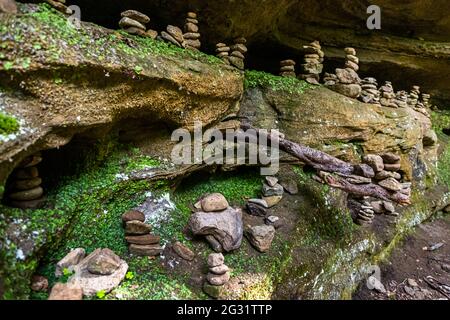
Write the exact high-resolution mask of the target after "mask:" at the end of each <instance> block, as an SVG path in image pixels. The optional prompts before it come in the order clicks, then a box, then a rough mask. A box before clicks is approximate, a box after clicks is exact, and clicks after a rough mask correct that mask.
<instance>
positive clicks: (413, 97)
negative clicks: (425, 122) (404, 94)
mask: <svg viewBox="0 0 450 320" xmlns="http://www.w3.org/2000/svg"><path fill="white" fill-rule="evenodd" d="M420 97H421V94H420V87H419V86H413V87H412V89H411V91H410V93H409V95H408V101H407V103H408V106H409V107H411V108H413V109H414V110H416V111H417V112H420V113H422V114H424V115H425V116H427V117H430V114H429V113H428V111H427V109H426V108H425V104H424V103H423V101H422V100H420ZM427 98H428V99H427V100H426V101H427V104H428V105H429V99H430V96H429V95H428V96H427ZM422 99H423V97H422Z"/></svg>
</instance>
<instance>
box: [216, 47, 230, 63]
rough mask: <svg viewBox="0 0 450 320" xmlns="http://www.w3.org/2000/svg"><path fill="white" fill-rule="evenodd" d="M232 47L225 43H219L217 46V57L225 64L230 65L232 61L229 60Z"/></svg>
mask: <svg viewBox="0 0 450 320" xmlns="http://www.w3.org/2000/svg"><path fill="white" fill-rule="evenodd" d="M230 50H231V49H230V47H229V46H227V45H226V44H225V43H222V42H220V43H218V44H216V56H217V58H219V59H222V60H223V61H224V62H225V63H227V64H230V61H229V60H228V58H229V57H230Z"/></svg>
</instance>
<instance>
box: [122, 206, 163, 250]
mask: <svg viewBox="0 0 450 320" xmlns="http://www.w3.org/2000/svg"><path fill="white" fill-rule="evenodd" d="M122 222H123V224H124V226H125V240H126V241H127V242H128V244H129V251H130V253H131V254H135V255H137V256H148V257H154V256H158V255H160V254H161V252H162V251H163V250H164V248H163V247H162V246H161V245H160V237H159V236H157V235H153V234H151V233H150V232H151V230H152V227H151V226H150V225H149V224H146V223H145V215H144V214H143V213H142V212H140V211H137V210H130V211H127V212H125V213H124V214H123V215H122Z"/></svg>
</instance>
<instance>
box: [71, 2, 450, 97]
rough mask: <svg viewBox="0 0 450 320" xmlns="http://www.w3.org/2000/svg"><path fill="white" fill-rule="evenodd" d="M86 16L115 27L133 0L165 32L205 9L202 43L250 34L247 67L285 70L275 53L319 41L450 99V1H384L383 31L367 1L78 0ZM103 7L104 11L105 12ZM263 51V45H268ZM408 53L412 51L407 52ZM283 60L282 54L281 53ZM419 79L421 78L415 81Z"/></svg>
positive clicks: (371, 69)
mask: <svg viewBox="0 0 450 320" xmlns="http://www.w3.org/2000/svg"><path fill="white" fill-rule="evenodd" d="M72 3H73V4H78V5H79V6H80V7H81V9H82V12H83V19H86V20H87V21H94V22H96V23H99V24H101V25H104V26H107V27H110V28H116V27H117V26H116V23H117V21H116V17H118V16H119V14H120V12H121V11H123V10H126V9H127V8H128V6H129V3H132V6H133V7H135V8H137V9H139V10H140V11H142V12H144V13H148V14H150V15H151V17H152V23H153V24H155V25H156V26H157V27H158V28H157V29H158V30H163V29H165V26H167V25H168V24H175V25H178V26H181V25H182V24H183V17H184V13H185V12H186V11H188V10H194V11H196V12H198V13H199V16H200V17H201V19H199V27H200V29H201V30H202V48H208V49H209V50H210V52H211V53H212V52H213V48H214V44H216V43H218V42H223V41H224V40H225V39H233V38H235V37H238V36H244V37H245V38H247V39H248V47H249V52H248V57H247V59H246V61H247V65H248V66H250V67H253V66H260V68H256V69H267V70H270V71H271V72H273V73H277V72H278V64H277V63H276V62H275V61H274V62H273V63H272V64H271V63H267V62H268V61H267V60H268V59H269V57H271V56H272V58H274V57H276V58H280V59H285V57H284V56H281V55H283V54H284V52H285V50H280V48H283V49H287V50H289V52H290V57H292V58H293V59H294V60H296V61H301V58H302V56H303V53H304V52H303V45H306V44H308V43H309V42H311V41H312V40H319V41H320V43H321V44H322V47H323V50H324V51H325V55H326V59H327V60H326V61H325V68H326V69H329V70H332V68H330V67H329V64H330V63H332V64H334V66H333V67H336V66H338V65H340V66H343V65H344V57H345V56H344V52H343V50H342V49H339V48H344V47H346V46H351V47H354V48H356V49H357V51H358V56H359V58H360V67H361V70H360V73H361V74H362V75H364V76H366V75H367V76H375V77H376V78H378V79H379V80H383V81H384V80H392V81H393V84H394V87H396V88H397V87H401V89H409V87H410V86H411V85H414V84H416V83H417V84H421V85H422V86H423V89H424V90H425V91H429V92H431V93H432V94H433V95H434V96H435V97H436V98H438V99H441V100H446V101H449V100H450V90H449V88H450V86H449V84H450V83H449V81H450V80H449V79H448V76H447V75H448V73H449V72H450V64H449V63H448V58H449V56H450V43H449V38H448V34H449V33H450V22H449V19H448V12H449V11H450V3H449V2H448V1H446V0H430V1H412V2H408V3H402V4H399V3H398V1H395V0H382V1H377V3H376V4H377V5H378V6H380V8H381V30H375V31H371V30H368V29H367V27H366V20H367V18H368V17H369V15H368V14H367V13H366V10H367V7H368V6H369V5H370V3H369V2H367V1H363V0H357V1H354V0H344V1H339V2H338V3H336V2H335V1H333V0H324V1H305V0H279V1H277V0H266V1H264V5H261V4H260V3H258V2H255V1H251V0H244V1H234V0H213V1H202V0H192V1H188V2H187V1H182V0H174V1H170V2H169V1H159V0H150V1H149V0H136V1H132V2H131V1H121V2H116V3H111V4H109V5H108V6H104V5H103V4H102V3H97V2H92V1H89V0H75V1H72V2H71V4H72ZM99 12H102V14H99ZM262 49H264V50H262ZM405 53H407V55H406V54H405ZM275 60H277V59H275ZM413 82H414V83H413Z"/></svg>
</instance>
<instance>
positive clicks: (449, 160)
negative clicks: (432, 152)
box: [437, 144, 450, 188]
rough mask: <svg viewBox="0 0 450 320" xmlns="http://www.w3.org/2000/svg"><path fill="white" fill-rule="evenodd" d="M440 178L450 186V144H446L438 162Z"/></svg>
mask: <svg viewBox="0 0 450 320" xmlns="http://www.w3.org/2000/svg"><path fill="white" fill-rule="evenodd" d="M437 175H438V177H439V180H440V181H441V182H442V183H444V184H445V185H447V187H449V188H450V144H447V145H446V146H445V149H444V152H443V153H442V154H441V155H440V157H439V161H438V164H437Z"/></svg>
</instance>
